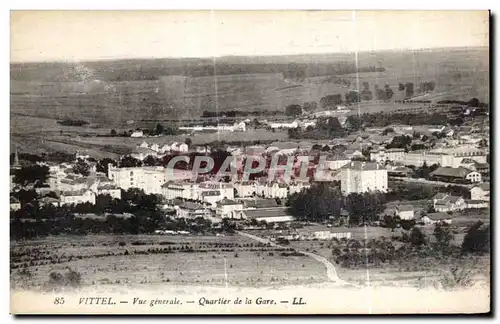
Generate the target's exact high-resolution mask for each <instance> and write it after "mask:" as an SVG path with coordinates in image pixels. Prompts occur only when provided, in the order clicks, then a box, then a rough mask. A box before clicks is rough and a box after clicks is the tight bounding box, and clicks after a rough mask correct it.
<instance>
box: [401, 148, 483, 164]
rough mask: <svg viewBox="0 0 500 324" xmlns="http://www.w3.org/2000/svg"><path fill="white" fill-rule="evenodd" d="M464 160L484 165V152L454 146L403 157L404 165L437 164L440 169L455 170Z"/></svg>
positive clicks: (417, 152)
mask: <svg viewBox="0 0 500 324" xmlns="http://www.w3.org/2000/svg"><path fill="white" fill-rule="evenodd" d="M464 158H469V159H471V160H474V161H476V162H478V163H486V152H485V151H484V150H482V149H478V148H476V147H473V146H470V145H463V146H455V147H450V148H439V149H433V150H419V151H412V152H408V153H406V154H405V155H404V158H403V159H402V160H397V161H398V162H402V163H403V164H404V165H414V166H417V167H419V166H422V165H423V164H424V162H425V163H426V164H427V165H432V164H439V165H440V166H442V167H452V168H456V167H458V166H460V164H461V163H462V160H463V159H464Z"/></svg>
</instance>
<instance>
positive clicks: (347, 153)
mask: <svg viewBox="0 0 500 324" xmlns="http://www.w3.org/2000/svg"><path fill="white" fill-rule="evenodd" d="M344 155H345V156H346V157H347V158H349V159H352V158H356V157H362V156H363V153H362V152H361V151H360V150H353V149H348V150H346V151H345V152H344Z"/></svg>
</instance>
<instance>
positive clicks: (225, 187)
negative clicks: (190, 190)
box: [198, 181, 234, 202]
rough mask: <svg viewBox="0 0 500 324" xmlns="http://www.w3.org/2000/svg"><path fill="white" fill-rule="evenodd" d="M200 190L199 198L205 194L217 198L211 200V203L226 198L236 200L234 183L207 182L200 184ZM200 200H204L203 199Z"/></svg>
mask: <svg viewBox="0 0 500 324" xmlns="http://www.w3.org/2000/svg"><path fill="white" fill-rule="evenodd" d="M198 188H199V189H198V192H199V193H198V196H199V197H203V195H204V192H210V194H209V195H210V196H212V197H215V198H213V199H210V200H211V201H212V200H214V199H216V200H214V201H215V202H217V201H219V200H222V199H224V198H227V199H234V186H233V184H232V183H225V182H215V181H207V182H202V183H200V184H199V186H198ZM198 199H200V200H203V198H198Z"/></svg>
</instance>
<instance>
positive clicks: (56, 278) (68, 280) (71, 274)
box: [49, 269, 82, 288]
mask: <svg viewBox="0 0 500 324" xmlns="http://www.w3.org/2000/svg"><path fill="white" fill-rule="evenodd" d="M81 281H82V275H81V274H80V273H79V272H77V271H74V270H72V269H69V270H68V272H67V273H66V274H65V275H63V274H61V273H60V272H57V271H52V272H51V273H50V274H49V286H51V287H56V288H57V287H73V288H75V287H78V286H80V284H81Z"/></svg>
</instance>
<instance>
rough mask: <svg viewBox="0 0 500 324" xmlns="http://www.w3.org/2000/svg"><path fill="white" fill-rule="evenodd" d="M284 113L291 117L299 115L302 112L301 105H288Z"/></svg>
mask: <svg viewBox="0 0 500 324" xmlns="http://www.w3.org/2000/svg"><path fill="white" fill-rule="evenodd" d="M285 114H286V115H287V116H293V117H296V116H299V115H301V114H302V107H300V105H289V106H287V107H286V109H285Z"/></svg>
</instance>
